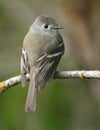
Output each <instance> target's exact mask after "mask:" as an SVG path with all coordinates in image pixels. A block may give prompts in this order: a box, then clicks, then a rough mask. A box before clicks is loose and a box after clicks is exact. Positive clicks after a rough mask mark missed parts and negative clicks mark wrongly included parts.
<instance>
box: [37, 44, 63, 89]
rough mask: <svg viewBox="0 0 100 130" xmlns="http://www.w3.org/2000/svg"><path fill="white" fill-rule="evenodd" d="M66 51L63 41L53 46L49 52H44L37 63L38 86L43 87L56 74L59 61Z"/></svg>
mask: <svg viewBox="0 0 100 130" xmlns="http://www.w3.org/2000/svg"><path fill="white" fill-rule="evenodd" d="M63 53H64V43H63V41H62V42H61V43H60V44H59V45H58V46H57V47H56V48H53V50H52V51H50V52H49V53H48V54H46V53H44V54H42V55H41V56H40V57H39V58H38V60H37V63H36V66H35V68H36V70H37V75H36V79H35V81H36V84H35V85H36V87H37V88H39V89H41V88H43V87H44V86H45V84H46V83H48V82H49V81H50V80H51V79H52V78H53V77H54V74H55V71H56V68H57V66H58V63H59V61H60V59H61V56H62V55H63Z"/></svg>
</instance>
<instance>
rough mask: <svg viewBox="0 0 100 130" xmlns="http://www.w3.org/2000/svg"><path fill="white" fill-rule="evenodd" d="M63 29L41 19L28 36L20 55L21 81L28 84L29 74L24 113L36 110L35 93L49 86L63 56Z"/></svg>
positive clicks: (43, 17)
mask: <svg viewBox="0 0 100 130" xmlns="http://www.w3.org/2000/svg"><path fill="white" fill-rule="evenodd" d="M59 29H62V27H61V26H60V25H58V24H57V22H56V21H55V20H54V19H52V18H51V17H48V16H39V17H38V18H37V19H36V20H35V21H34V22H33V24H32V25H31V26H30V28H29V31H28V33H27V34H26V36H25V38H24V41H23V47H22V56H21V82H22V86H25V84H26V74H27V73H30V85H29V90H28V95H27V100H26V105H25V111H26V112H27V111H35V110H36V92H37V90H38V89H42V88H43V87H44V86H45V85H46V84H47V83H49V82H50V81H51V80H52V79H53V77H54V74H55V72H56V68H57V66H58V63H59V61H60V59H61V56H62V55H63V54H64V42H63V39H62V36H61V35H60V33H59V32H58V30H59Z"/></svg>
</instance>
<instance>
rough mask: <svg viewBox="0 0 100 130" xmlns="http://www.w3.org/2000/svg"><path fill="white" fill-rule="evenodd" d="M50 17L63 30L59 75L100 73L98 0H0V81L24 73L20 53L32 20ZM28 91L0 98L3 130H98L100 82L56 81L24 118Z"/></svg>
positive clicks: (18, 89) (16, 89) (19, 89)
mask: <svg viewBox="0 0 100 130" xmlns="http://www.w3.org/2000/svg"><path fill="white" fill-rule="evenodd" d="M41 14H48V15H50V16H51V17H53V18H55V19H56V20H57V21H58V22H59V24H61V25H62V26H64V30H62V31H61V33H62V35H63V37H64V42H65V46H66V50H65V51H66V52H65V55H64V56H63V58H62V60H61V62H60V65H59V70H73V69H99V68H100V67H99V66H100V58H99V55H100V1H99V0H91V1H90V0H55V1H54V0H9V1H8V0H0V81H2V80H4V79H7V78H9V77H12V76H15V75H17V74H19V73H20V55H21V47H22V42H23V38H24V36H25V34H26V33H27V31H28V27H29V26H30V25H31V24H32V22H33V21H34V19H35V18H36V17H37V16H39V15H41ZM27 90H28V84H27V87H25V88H22V87H21V85H17V86H16V87H14V88H11V89H10V90H8V91H7V92H5V93H4V94H3V95H1V96H0V130H33V129H34V130H61V129H62V130H99V129H100V82H99V81H97V80H93V81H89V80H74V79H73V80H72V79H71V80H70V79H68V80H55V81H53V82H52V83H51V84H50V85H48V86H47V87H45V88H44V89H43V90H42V91H40V92H38V94H37V111H36V112H34V113H32V112H31V113H25V112H24V105H25V100H26V95H27Z"/></svg>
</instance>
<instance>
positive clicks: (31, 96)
mask: <svg viewBox="0 0 100 130" xmlns="http://www.w3.org/2000/svg"><path fill="white" fill-rule="evenodd" d="M35 79H36V73H34V72H33V70H31V73H30V85H29V90H28V95H27V99H26V104H25V111H26V112H28V111H35V110H36V87H35V86H36V85H35Z"/></svg>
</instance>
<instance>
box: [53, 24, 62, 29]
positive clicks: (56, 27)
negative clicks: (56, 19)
mask: <svg viewBox="0 0 100 130" xmlns="http://www.w3.org/2000/svg"><path fill="white" fill-rule="evenodd" d="M55 29H64V28H63V27H62V26H60V25H56V26H55Z"/></svg>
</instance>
